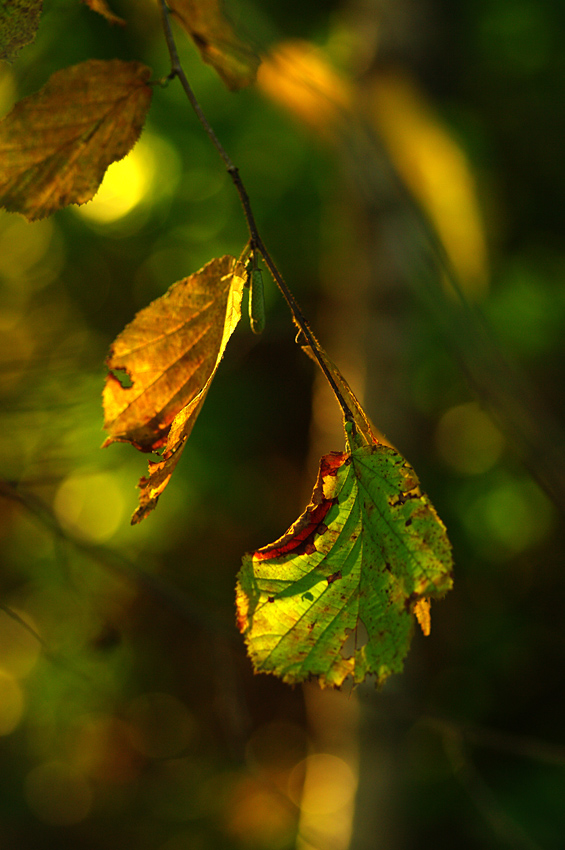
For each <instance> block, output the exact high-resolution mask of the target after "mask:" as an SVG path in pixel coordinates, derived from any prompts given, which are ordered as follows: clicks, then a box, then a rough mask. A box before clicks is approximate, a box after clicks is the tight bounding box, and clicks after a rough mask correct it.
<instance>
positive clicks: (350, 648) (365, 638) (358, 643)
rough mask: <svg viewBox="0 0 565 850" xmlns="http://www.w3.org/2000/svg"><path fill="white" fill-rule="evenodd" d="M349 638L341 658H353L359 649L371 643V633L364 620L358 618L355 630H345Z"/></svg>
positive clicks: (342, 650) (342, 648)
mask: <svg viewBox="0 0 565 850" xmlns="http://www.w3.org/2000/svg"><path fill="white" fill-rule="evenodd" d="M345 632H346V634H347V637H346V639H345V641H344V643H343V646H342V647H341V657H342V658H351V656H352V655H355V653H356V652H357V650H358V649H362V647H364V646H366V645H367V644H368V643H369V632H368V631H367V627H366V626H365V623H364V622H363V620H361V619H360V618H359V617H358V618H357V625H356V626H355V628H354V629H346V630H345Z"/></svg>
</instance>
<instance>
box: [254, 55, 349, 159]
mask: <svg viewBox="0 0 565 850" xmlns="http://www.w3.org/2000/svg"><path fill="white" fill-rule="evenodd" d="M257 84H258V86H259V88H260V89H261V90H262V91H263V92H264V93H265V94H266V95H267V96H268V97H270V98H271V99H272V100H274V101H275V102H276V103H279V104H280V105H281V106H283V107H284V108H285V109H288V111H289V112H290V113H291V114H293V115H294V116H295V117H296V118H298V120H299V121H301V122H302V123H304V124H305V125H306V126H307V127H310V128H311V129H312V130H313V131H314V132H315V133H317V134H319V135H320V136H322V137H323V138H324V140H325V141H327V142H328V143H331V144H335V142H336V140H337V139H339V138H340V135H341V132H340V126H341V125H342V124H343V122H344V121H350V120H351V115H352V106H353V104H354V102H355V95H354V92H353V88H352V86H351V85H350V84H349V83H348V82H347V80H346V79H345V78H344V77H343V76H340V74H338V72H337V71H336V70H335V68H332V66H331V63H330V61H329V60H328V58H327V56H325V54H324V52H323V51H322V50H321V49H320V48H319V47H316V45H314V44H311V43H310V42H308V41H303V40H300V39H292V40H291V41H285V42H283V43H282V44H279V45H277V47H276V48H275V49H274V50H273V51H272V52H271V53H270V54H269V55H268V56H267V57H266V58H265V59H264V60H263V62H262V64H261V68H260V69H259V73H258V75H257Z"/></svg>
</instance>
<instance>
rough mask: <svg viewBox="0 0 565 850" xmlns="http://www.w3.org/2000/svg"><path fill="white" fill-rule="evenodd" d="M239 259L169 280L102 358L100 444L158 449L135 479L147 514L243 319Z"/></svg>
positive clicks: (140, 513) (139, 513) (137, 516)
mask: <svg viewBox="0 0 565 850" xmlns="http://www.w3.org/2000/svg"><path fill="white" fill-rule="evenodd" d="M245 282H246V273H245V267H244V265H243V263H241V262H239V260H236V259H235V257H230V256H228V255H226V256H224V257H220V258H218V259H215V260H212V261H211V262H209V263H208V264H207V265H205V266H204V268H202V269H200V271H198V272H195V273H194V274H192V275H190V277H187V278H184V279H183V280H180V281H178V282H177V283H174V284H173V285H172V286H171V287H170V288H169V290H168V291H167V292H166V293H165V295H162V296H161V298H157V300H156V301H153V302H152V303H151V304H150V305H149V306H148V307H146V308H145V309H144V310H141V311H140V312H139V313H138V314H137V316H136V317H135V319H134V320H133V322H131V323H130V324H129V325H128V326H127V327H126V328H125V329H124V330H123V331H122V333H121V334H120V335H119V336H118V337H117V339H116V340H115V342H114V343H113V345H112V347H111V349H110V354H109V355H108V358H107V360H106V364H107V366H108V369H109V370H110V371H109V374H108V377H107V379H106V386H105V388H104V413H105V420H104V428H105V429H106V430H107V431H108V432H109V434H110V436H109V437H108V439H107V440H106V442H105V443H104V445H105V446H108V445H110V443H113V442H116V441H120V442H128V443H131V444H132V445H134V446H135V447H136V448H138V449H140V450H141V451H144V452H151V451H156V450H158V449H161V448H163V454H162V460H160V461H157V462H153V461H150V462H149V476H148V477H147V478H142V479H141V481H140V482H139V486H140V488H141V494H140V498H139V507H138V509H137V510H136V512H135V513H134V515H133V518H132V522H133V523H136V522H139V521H140V520H142V519H144V518H145V517H146V516H147V514H148V513H150V511H152V510H153V508H154V507H155V505H156V504H157V500H158V498H159V496H160V495H161V493H162V492H163V490H164V489H165V487H166V486H167V484H168V483H169V481H170V478H171V475H172V473H173V470H174V468H175V467H176V465H177V463H178V460H179V458H180V455H181V453H182V450H183V448H184V445H185V443H186V440H187V439H188V436H189V434H190V432H191V431H192V428H193V425H194V423H195V421H196V418H197V416H198V414H199V412H200V409H201V407H202V404H203V402H204V399H205V397H206V394H207V392H208V389H209V388H210V384H211V382H212V379H213V377H214V375H215V374H216V371H217V369H218V366H219V364H220V361H221V359H222V357H223V355H224V351H225V349H226V345H227V343H228V341H229V339H230V337H231V335H232V333H233V332H234V330H235V328H236V326H237V324H238V322H239V320H240V318H241V299H242V295H243V288H244V286H245Z"/></svg>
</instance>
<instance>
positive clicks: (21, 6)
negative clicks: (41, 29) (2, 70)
mask: <svg viewBox="0 0 565 850" xmlns="http://www.w3.org/2000/svg"><path fill="white" fill-rule="evenodd" d="M42 7H43V0H9V2H7V0H1V2H0V59H6V61H7V62H11V61H12V60H13V59H14V58H15V56H16V55H17V54H18V52H19V51H20V50H21V49H22V47H25V45H26V44H30V43H31V42H32V41H33V40H34V38H35V34H36V32H37V28H38V26H39V19H40V17H41V9H42Z"/></svg>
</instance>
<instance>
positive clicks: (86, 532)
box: [53, 471, 125, 543]
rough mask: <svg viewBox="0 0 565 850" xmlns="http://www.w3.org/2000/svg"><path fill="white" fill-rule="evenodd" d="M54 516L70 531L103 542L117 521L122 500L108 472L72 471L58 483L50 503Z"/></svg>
mask: <svg viewBox="0 0 565 850" xmlns="http://www.w3.org/2000/svg"><path fill="white" fill-rule="evenodd" d="M53 506H54V509H55V513H56V515H57V519H58V520H59V522H60V523H61V525H62V526H63V527H64V528H66V529H68V530H69V531H71V532H72V533H73V534H76V535H78V536H79V537H82V538H83V539H85V540H88V541H91V542H96V543H103V542H104V541H106V540H109V539H110V537H112V536H113V535H114V534H115V533H116V531H117V530H118V527H119V525H120V522H121V519H122V516H123V513H124V508H125V500H124V496H123V493H122V490H121V487H120V484H119V479H118V477H117V476H116V475H114V474H113V473H111V472H97V473H87V472H80V471H78V472H75V473H73V474H71V475H69V477H68V478H66V479H65V480H64V481H63V483H62V484H61V485H60V487H59V489H58V490H57V493H56V495H55V500H54V503H53Z"/></svg>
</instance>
